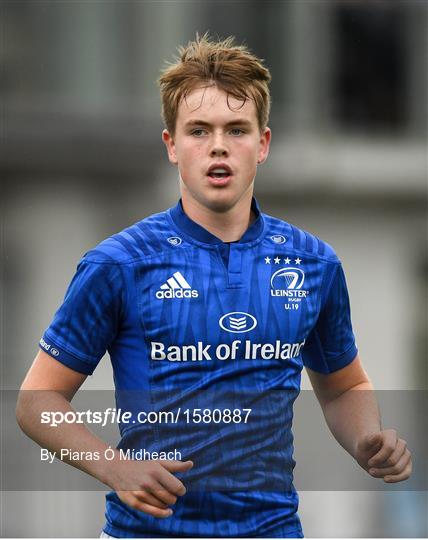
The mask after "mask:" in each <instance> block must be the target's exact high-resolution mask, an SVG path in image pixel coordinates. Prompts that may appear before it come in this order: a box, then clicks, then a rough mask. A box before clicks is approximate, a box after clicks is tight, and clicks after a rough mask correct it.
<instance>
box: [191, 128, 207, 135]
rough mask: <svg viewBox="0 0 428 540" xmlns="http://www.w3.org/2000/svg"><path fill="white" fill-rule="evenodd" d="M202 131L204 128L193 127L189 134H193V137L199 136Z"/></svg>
mask: <svg viewBox="0 0 428 540" xmlns="http://www.w3.org/2000/svg"><path fill="white" fill-rule="evenodd" d="M204 133H205V130H204V129H201V128H198V129H194V130H193V131H192V132H191V134H192V135H194V136H195V137H201V136H202V135H203V134H204Z"/></svg>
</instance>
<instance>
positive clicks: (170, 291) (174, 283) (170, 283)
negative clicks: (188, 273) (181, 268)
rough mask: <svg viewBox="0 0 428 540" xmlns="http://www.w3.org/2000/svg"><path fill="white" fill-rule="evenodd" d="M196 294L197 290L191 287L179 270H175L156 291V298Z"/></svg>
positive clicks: (182, 296)
mask: <svg viewBox="0 0 428 540" xmlns="http://www.w3.org/2000/svg"><path fill="white" fill-rule="evenodd" d="M198 296H199V292H198V291H197V290H196V289H192V287H191V286H190V285H189V283H188V282H187V280H186V279H185V277H184V276H183V274H182V273H181V272H175V273H174V274H173V275H172V276H171V277H170V278H168V279H167V280H166V283H164V284H163V285H161V286H160V287H159V290H158V291H157V292H156V298H158V299H159V300H162V299H165V298H197V297H198Z"/></svg>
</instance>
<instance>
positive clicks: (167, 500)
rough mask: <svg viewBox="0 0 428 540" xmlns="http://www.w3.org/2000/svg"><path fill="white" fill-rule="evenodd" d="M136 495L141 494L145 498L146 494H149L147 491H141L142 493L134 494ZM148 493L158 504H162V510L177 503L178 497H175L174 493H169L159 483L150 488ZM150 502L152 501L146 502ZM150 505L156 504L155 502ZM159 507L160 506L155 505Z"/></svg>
mask: <svg viewBox="0 0 428 540" xmlns="http://www.w3.org/2000/svg"><path fill="white" fill-rule="evenodd" d="M134 493H141V496H142V497H143V498H144V494H146V493H147V491H144V490H143V491H140V492H134ZM148 493H149V494H150V495H152V497H153V498H154V499H156V500H157V501H158V502H160V503H161V504H162V505H163V506H160V508H163V507H164V506H165V505H170V504H175V503H176V502H177V497H176V496H175V495H173V494H172V493H169V491H167V490H166V489H165V488H164V487H163V486H162V485H161V484H160V483H159V482H154V483H153V486H152V487H150V489H149V491H148ZM146 502H150V501H148V500H147V501H146ZM150 504H154V503H153V502H152V503H150ZM154 506H159V505H156V504H155V505H154Z"/></svg>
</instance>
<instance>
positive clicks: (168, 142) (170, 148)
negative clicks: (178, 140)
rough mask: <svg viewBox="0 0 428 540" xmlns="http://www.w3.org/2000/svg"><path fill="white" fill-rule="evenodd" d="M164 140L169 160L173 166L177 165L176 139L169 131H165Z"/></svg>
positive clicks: (163, 133) (163, 132)
mask: <svg viewBox="0 0 428 540" xmlns="http://www.w3.org/2000/svg"><path fill="white" fill-rule="evenodd" d="M162 140H163V142H164V143H165V146H166V150H167V152H168V159H169V161H170V162H171V163H172V164H173V165H177V163H178V160H177V155H176V153H175V143H174V139H173V138H172V136H171V134H170V133H169V131H168V130H167V129H164V130H163V131H162Z"/></svg>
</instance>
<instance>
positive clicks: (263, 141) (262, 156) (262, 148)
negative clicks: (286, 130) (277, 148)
mask: <svg viewBox="0 0 428 540" xmlns="http://www.w3.org/2000/svg"><path fill="white" fill-rule="evenodd" d="M271 137H272V132H271V130H270V128H268V127H267V128H265V130H264V132H263V133H262V135H261V137H260V142H259V154H258V160H257V163H264V162H265V161H266V159H267V157H268V155H269V146H270V141H271Z"/></svg>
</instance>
